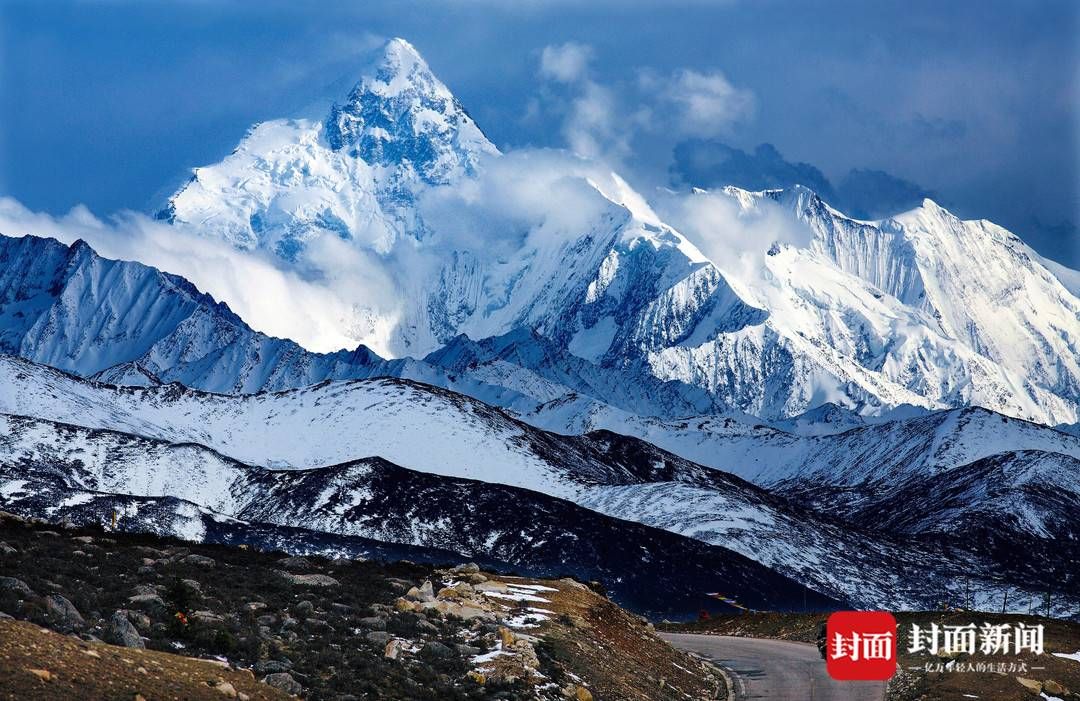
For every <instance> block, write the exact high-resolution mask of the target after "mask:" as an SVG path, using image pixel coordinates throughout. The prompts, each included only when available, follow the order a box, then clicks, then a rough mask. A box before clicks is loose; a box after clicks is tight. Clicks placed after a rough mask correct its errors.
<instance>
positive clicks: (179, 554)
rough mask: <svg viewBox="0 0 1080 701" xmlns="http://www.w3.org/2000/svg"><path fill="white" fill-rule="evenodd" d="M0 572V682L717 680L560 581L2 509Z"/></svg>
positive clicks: (655, 693) (658, 695)
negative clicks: (318, 553)
mask: <svg viewBox="0 0 1080 701" xmlns="http://www.w3.org/2000/svg"><path fill="white" fill-rule="evenodd" d="M0 573H2V574H0V619H4V618H8V617H14V618H15V619H20V620H21V621H22V622H19V621H12V620H0V654H2V655H4V660H5V664H3V665H0V698H57V699H59V698H70V697H71V690H72V689H76V688H77V689H79V690H80V691H79V694H80V696H81V697H82V698H84V699H95V698H102V699H106V698H107V699H129V700H130V699H139V698H143V699H146V700H147V701H150V700H152V699H155V698H162V697H163V696H162V690H163V689H164V690H168V696H175V697H176V698H251V699H254V698H282V697H283V696H287V695H297V696H301V697H303V698H307V699H338V700H340V701H345V700H347V699H361V698H364V699H375V698H383V699H440V700H441V699H482V698H498V699H553V700H554V699H565V698H573V699H578V700H579V701H584V700H587V699H591V698H594V697H595V698H625V699H669V698H670V699H686V698H692V699H698V698H714V695H715V694H717V693H722V692H723V689H722V688H721V687H722V685H723V682H722V679H721V677H720V675H718V674H716V673H715V671H714V670H712V669H711V668H709V667H707V666H705V665H703V664H702V663H700V662H698V661H695V660H693V659H691V658H689V657H687V656H685V655H683V654H682V653H678V652H676V651H675V650H673V649H672V648H670V647H669V646H667V644H666V643H664V642H662V641H661V640H659V638H657V637H656V636H655V635H654V634H653V632H652V630H651V627H650V626H648V625H647V624H646V623H644V622H643V621H642V619H640V618H638V617H637V616H635V615H633V614H629V613H627V612H625V611H623V610H622V609H620V608H619V607H618V606H616V605H614V604H613V603H611V602H610V601H609V600H607V599H606V598H604V597H603V596H601V595H599V594H597V593H596V592H594V591H592V590H591V589H589V588H588V587H586V586H585V585H583V584H580V583H578V582H575V581H573V580H568V579H564V580H558V581H552V580H534V579H525V578H517V577H498V576H494V575H487V574H485V573H481V572H480V571H479V570H478V568H477V567H476V566H474V565H462V566H458V567H455V568H453V569H436V568H435V567H433V566H431V565H418V564H414V563H411V562H407V561H402V562H397V563H393V564H386V563H377V562H371V561H359V560H347V559H337V560H328V559H326V558H321V557H287V556H285V555H284V554H283V553H280V552H273V553H271V552H260V551H256V550H254V549H250V548H243V547H229V546H224V545H205V544H192V543H187V542H183V541H179V540H174V539H168V538H161V537H157V536H152V535H133V534H126V533H105V532H104V531H101V530H100V529H85V528H64V527H60V526H55V525H50V524H47V523H45V522H41V521H35V520H28V519H23V518H20V517H17V516H13V515H10V514H5V513H3V512H0ZM31 624H35V625H31ZM37 626H41V627H43V628H48V629H50V630H51V631H53V633H50V632H48V631H45V630H42V629H41V628H39V627H37ZM57 633H58V634H60V635H56V634H57ZM106 643H108V644H106ZM148 651H153V652H154V653H161V654H151V652H148ZM196 660H202V661H196ZM206 660H211V661H210V662H207V661H206ZM660 680H663V683H661V681H660ZM211 692H212V693H211ZM215 694H216V695H215Z"/></svg>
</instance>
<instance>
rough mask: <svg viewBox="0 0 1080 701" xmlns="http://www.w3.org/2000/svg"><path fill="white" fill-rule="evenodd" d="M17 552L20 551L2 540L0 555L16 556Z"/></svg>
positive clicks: (0, 542)
mask: <svg viewBox="0 0 1080 701" xmlns="http://www.w3.org/2000/svg"><path fill="white" fill-rule="evenodd" d="M17 552H19V551H18V550H16V549H15V548H13V547H11V546H10V545H8V544H7V543H5V542H4V541H2V540H0V555H14V554H15V553H17Z"/></svg>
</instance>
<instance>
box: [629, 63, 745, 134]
mask: <svg viewBox="0 0 1080 701" xmlns="http://www.w3.org/2000/svg"><path fill="white" fill-rule="evenodd" d="M642 83H643V85H644V86H648V87H650V88H653V89H657V90H658V93H659V95H660V96H661V97H662V99H664V100H666V101H667V102H668V103H670V104H671V105H672V107H673V108H674V110H675V115H676V117H677V120H678V125H679V128H680V129H681V130H682V132H683V133H684V134H685V135H688V136H702V137H707V136H716V135H717V134H721V133H724V132H725V131H727V130H728V129H729V128H730V127H731V125H733V124H734V123H736V122H739V121H741V120H743V119H746V118H748V117H750V116H751V115H753V113H754V108H755V99H754V95H753V93H752V92H750V91H749V90H743V89H740V88H736V87H735V86H734V85H732V84H731V82H730V81H729V80H728V79H727V78H726V77H725V76H724V74H723V73H721V72H719V71H713V72H711V73H701V72H698V71H694V70H688V69H682V70H679V71H676V72H675V73H674V74H672V75H671V77H670V78H668V79H666V80H663V81H661V80H659V79H657V78H656V77H655V76H654V75H649V74H645V75H644V76H643V80H642Z"/></svg>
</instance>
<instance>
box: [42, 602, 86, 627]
mask: <svg viewBox="0 0 1080 701" xmlns="http://www.w3.org/2000/svg"><path fill="white" fill-rule="evenodd" d="M45 611H46V615H47V616H48V618H49V620H50V621H51V622H52V624H53V625H54V626H56V628H57V629H58V630H61V631H64V632H71V631H77V630H83V629H84V628H86V620H85V619H84V618H83V616H82V614H81V613H79V609H77V608H75V604H73V603H71V602H70V601H68V600H67V599H66V598H65V597H63V596H61V595H60V594H50V595H48V596H46V597H45Z"/></svg>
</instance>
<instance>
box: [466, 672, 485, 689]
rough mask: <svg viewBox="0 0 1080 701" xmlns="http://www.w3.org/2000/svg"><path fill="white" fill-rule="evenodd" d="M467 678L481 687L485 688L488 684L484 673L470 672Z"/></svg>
mask: <svg viewBox="0 0 1080 701" xmlns="http://www.w3.org/2000/svg"><path fill="white" fill-rule="evenodd" d="M465 678H466V679H470V680H472V681H473V682H475V683H476V684H479V685H480V686H483V685H484V684H486V683H487V677H485V676H484V675H483V673H481V672H477V671H476V670H475V669H471V670H469V673H468V674H466V675H465Z"/></svg>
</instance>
